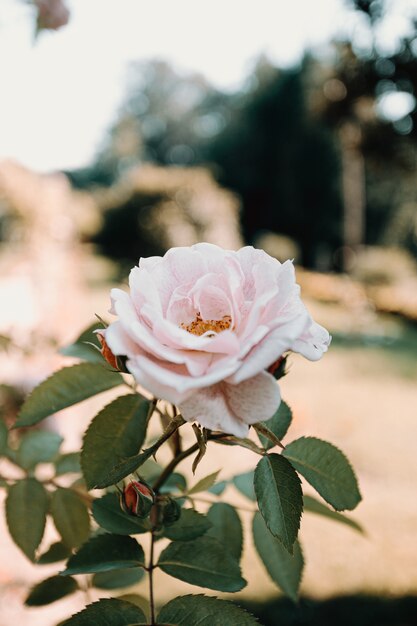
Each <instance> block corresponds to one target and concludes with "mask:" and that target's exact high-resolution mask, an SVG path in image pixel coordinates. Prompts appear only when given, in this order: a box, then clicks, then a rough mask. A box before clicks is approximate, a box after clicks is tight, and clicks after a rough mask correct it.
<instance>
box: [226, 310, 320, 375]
mask: <svg viewBox="0 0 417 626" xmlns="http://www.w3.org/2000/svg"><path fill="white" fill-rule="evenodd" d="M308 321H309V320H308V317H307V316H306V315H304V314H303V312H301V313H300V314H299V315H298V316H297V317H296V318H295V319H293V320H291V321H290V322H287V323H286V324H283V325H282V326H279V327H277V328H275V329H274V330H272V331H271V332H270V333H269V334H268V335H266V337H264V339H263V340H262V341H261V342H260V343H258V344H257V345H255V346H254V347H253V348H252V350H251V351H250V352H249V353H248V354H246V356H245V357H244V359H243V361H242V365H241V367H240V368H239V369H238V370H237V372H236V374H234V375H233V376H232V377H231V379H230V382H232V383H234V384H237V383H240V382H242V381H243V380H246V379H248V378H251V377H252V376H255V374H258V372H261V371H262V370H265V369H267V368H268V367H269V366H270V365H271V363H273V362H274V361H276V360H277V359H278V358H279V357H280V356H281V355H282V354H284V352H286V351H287V350H290V349H291V347H292V345H293V343H294V341H295V340H296V339H297V338H298V337H299V336H300V335H301V333H302V332H303V331H304V330H305V328H306V325H307V324H308Z"/></svg>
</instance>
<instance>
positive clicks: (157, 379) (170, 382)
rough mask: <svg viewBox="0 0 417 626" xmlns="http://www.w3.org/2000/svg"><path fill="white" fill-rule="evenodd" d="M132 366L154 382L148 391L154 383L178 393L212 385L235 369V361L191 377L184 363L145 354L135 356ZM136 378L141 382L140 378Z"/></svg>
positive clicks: (185, 392) (226, 362)
mask: <svg viewBox="0 0 417 626" xmlns="http://www.w3.org/2000/svg"><path fill="white" fill-rule="evenodd" d="M134 366H135V368H136V370H137V371H141V372H143V374H144V375H146V378H147V379H148V380H151V381H153V383H155V384H153V386H152V387H149V389H150V391H153V388H155V385H164V386H165V387H166V388H169V389H172V391H173V392H178V394H180V395H181V394H187V392H188V391H191V390H195V389H198V388H200V387H208V386H210V385H213V384H214V383H217V382H219V381H220V380H224V379H225V378H227V377H228V376H230V375H231V374H232V373H233V372H234V371H235V370H236V363H235V362H230V361H225V362H224V363H223V364H222V366H216V368H215V369H210V371H209V372H208V373H207V374H204V375H202V376H198V377H193V376H190V374H189V373H188V371H187V368H186V367H185V365H178V364H174V363H168V362H165V361H160V360H157V359H151V358H149V356H145V355H140V356H138V357H135V359H134ZM137 380H138V382H139V383H140V384H142V380H140V379H137ZM165 399H166V400H169V401H170V402H173V400H171V398H170V397H168V396H166V397H165Z"/></svg>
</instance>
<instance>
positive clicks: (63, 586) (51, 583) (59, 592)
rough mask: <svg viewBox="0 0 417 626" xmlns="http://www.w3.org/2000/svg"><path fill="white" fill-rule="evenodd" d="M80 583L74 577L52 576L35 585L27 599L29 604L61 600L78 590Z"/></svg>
mask: <svg viewBox="0 0 417 626" xmlns="http://www.w3.org/2000/svg"><path fill="white" fill-rule="evenodd" d="M77 589H78V584H77V581H76V580H74V578H71V577H70V576H68V578H62V577H61V576H51V578H47V579H46V580H43V581H42V582H41V583H39V584H38V585H35V586H34V587H33V588H32V589H31V591H30V593H29V595H28V597H27V598H26V600H25V604H26V605H27V606H43V605H44V604H51V602H55V601H56V600H60V599H61V598H64V597H65V596H69V595H70V594H71V593H74V591H77Z"/></svg>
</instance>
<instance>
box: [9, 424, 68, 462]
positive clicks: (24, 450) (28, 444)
mask: <svg viewBox="0 0 417 626" xmlns="http://www.w3.org/2000/svg"><path fill="white" fill-rule="evenodd" d="M62 441H63V439H62V437H60V435H58V434H57V433H53V432H50V431H47V430H33V431H31V432H28V433H26V434H25V435H24V436H23V437H22V440H21V442H20V446H19V449H18V451H17V459H16V460H17V462H18V463H19V465H20V466H21V467H23V469H26V470H28V469H32V468H33V467H35V465H37V464H38V463H47V462H48V461H52V460H53V459H54V458H55V457H56V455H57V454H58V450H59V448H60V446H61V443H62Z"/></svg>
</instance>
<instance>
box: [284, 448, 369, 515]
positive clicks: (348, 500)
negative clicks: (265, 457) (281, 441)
mask: <svg viewBox="0 0 417 626" xmlns="http://www.w3.org/2000/svg"><path fill="white" fill-rule="evenodd" d="M282 454H283V456H285V457H286V458H287V459H288V460H289V461H290V463H291V465H292V466H293V467H295V469H296V470H297V472H300V474H302V475H303V476H304V478H305V479H306V480H308V482H309V483H310V484H311V485H312V486H313V487H314V489H316V490H317V491H318V492H319V494H320V495H321V496H322V498H324V500H326V502H328V503H329V504H331V505H332V506H333V507H334V508H335V509H336V510H337V511H343V510H345V509H348V510H352V509H354V508H355V507H356V506H357V504H358V503H359V502H360V501H361V494H360V492H359V487H358V483H357V480H356V476H355V474H354V472H353V469H352V467H351V465H350V463H349V461H348V460H347V458H346V457H345V455H344V454H343V452H341V451H340V450H339V449H338V448H336V447H335V446H334V445H332V444H331V443H329V442H328V441H323V440H321V439H317V438H316V437H301V438H300V439H297V440H296V441H293V442H292V443H290V444H288V446H287V447H286V448H285V450H284V452H283V453H282Z"/></svg>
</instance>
